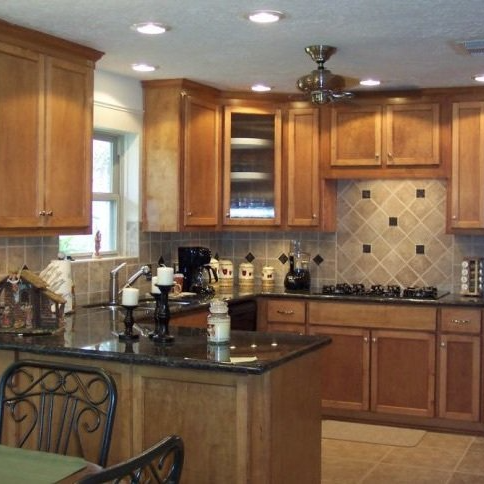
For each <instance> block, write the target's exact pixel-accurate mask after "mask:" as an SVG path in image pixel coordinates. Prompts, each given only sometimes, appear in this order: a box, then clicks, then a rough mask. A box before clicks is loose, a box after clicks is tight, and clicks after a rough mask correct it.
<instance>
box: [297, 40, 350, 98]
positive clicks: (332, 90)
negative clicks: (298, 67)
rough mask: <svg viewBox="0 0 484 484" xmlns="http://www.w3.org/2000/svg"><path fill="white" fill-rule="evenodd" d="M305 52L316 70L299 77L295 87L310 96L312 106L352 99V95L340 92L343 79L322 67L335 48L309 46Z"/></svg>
mask: <svg viewBox="0 0 484 484" xmlns="http://www.w3.org/2000/svg"><path fill="white" fill-rule="evenodd" d="M305 51H306V53H307V54H308V55H309V56H310V57H311V59H312V60H313V61H314V62H316V63H317V64H318V68H317V69H314V70H313V71H311V73H310V74H307V75H305V76H302V77H300V78H299V79H298V80H297V82H296V86H297V87H298V89H300V90H301V91H303V92H305V93H306V94H309V95H310V98H311V102H312V103H313V104H326V103H330V102H334V101H338V100H343V99H349V98H351V97H353V94H352V93H350V92H346V91H341V89H342V88H343V87H344V79H343V77H341V76H338V75H335V74H333V73H332V72H331V71H330V70H329V69H325V67H324V63H325V62H326V61H327V60H328V59H329V58H330V57H331V56H332V55H333V54H334V53H335V52H336V47H332V46H330V45H310V46H308V47H306V49H305Z"/></svg>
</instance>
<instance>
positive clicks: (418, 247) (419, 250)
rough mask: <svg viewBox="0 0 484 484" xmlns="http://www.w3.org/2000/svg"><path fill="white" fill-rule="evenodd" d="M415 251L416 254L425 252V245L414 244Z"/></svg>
mask: <svg viewBox="0 0 484 484" xmlns="http://www.w3.org/2000/svg"><path fill="white" fill-rule="evenodd" d="M415 253H416V254H425V245H416V246H415Z"/></svg>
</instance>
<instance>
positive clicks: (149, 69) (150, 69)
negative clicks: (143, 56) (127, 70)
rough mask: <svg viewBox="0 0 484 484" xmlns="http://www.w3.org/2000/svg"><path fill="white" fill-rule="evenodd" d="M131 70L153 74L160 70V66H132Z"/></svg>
mask: <svg viewBox="0 0 484 484" xmlns="http://www.w3.org/2000/svg"><path fill="white" fill-rule="evenodd" d="M131 69H133V71H138V72H153V71H156V69H158V66H152V65H150V64H131Z"/></svg>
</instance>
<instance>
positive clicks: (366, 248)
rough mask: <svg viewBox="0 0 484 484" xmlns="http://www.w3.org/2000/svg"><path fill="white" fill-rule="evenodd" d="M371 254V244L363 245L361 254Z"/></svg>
mask: <svg viewBox="0 0 484 484" xmlns="http://www.w3.org/2000/svg"><path fill="white" fill-rule="evenodd" d="M370 253H371V244H363V254H370Z"/></svg>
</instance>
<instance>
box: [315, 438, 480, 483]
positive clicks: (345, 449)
mask: <svg viewBox="0 0 484 484" xmlns="http://www.w3.org/2000/svg"><path fill="white" fill-rule="evenodd" d="M321 482H322V484H420V483H426V484H478V483H479V484H484V437H473V436H468V435H454V434H443V433H436V432H427V433H426V434H425V436H424V437H423V438H422V440H421V441H420V442H419V444H418V445H417V446H415V447H393V446H387V445H379V444H367V443H359V442H349V441H344V440H332V439H323V458H322V481H321Z"/></svg>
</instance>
